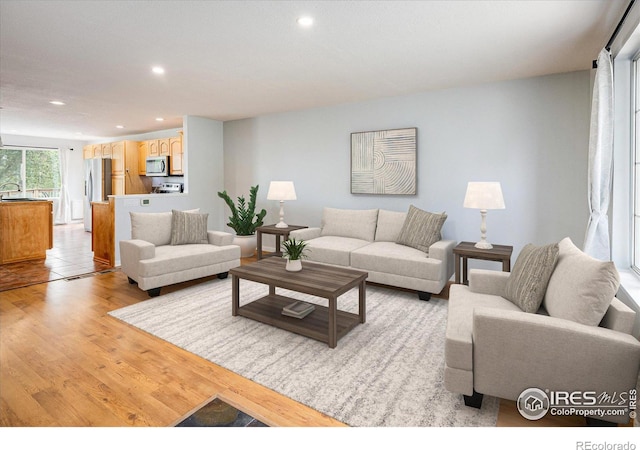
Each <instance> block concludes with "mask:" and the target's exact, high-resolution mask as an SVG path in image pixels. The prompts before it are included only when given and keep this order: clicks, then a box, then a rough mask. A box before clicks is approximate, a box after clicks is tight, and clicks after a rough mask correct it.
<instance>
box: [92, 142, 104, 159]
mask: <svg viewBox="0 0 640 450" xmlns="http://www.w3.org/2000/svg"><path fill="white" fill-rule="evenodd" d="M91 149H92V150H91V153H93V157H94V158H102V144H92V145H91Z"/></svg>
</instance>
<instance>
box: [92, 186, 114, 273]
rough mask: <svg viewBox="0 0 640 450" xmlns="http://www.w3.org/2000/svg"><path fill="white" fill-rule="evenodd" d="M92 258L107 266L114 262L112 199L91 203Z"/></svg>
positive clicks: (112, 264)
mask: <svg viewBox="0 0 640 450" xmlns="http://www.w3.org/2000/svg"><path fill="white" fill-rule="evenodd" d="M91 223H92V228H91V250H93V259H94V260H95V261H98V262H101V263H103V264H108V265H109V266H112V267H113V266H114V265H115V263H116V247H115V212H114V200H113V198H110V199H109V201H108V202H92V203H91Z"/></svg>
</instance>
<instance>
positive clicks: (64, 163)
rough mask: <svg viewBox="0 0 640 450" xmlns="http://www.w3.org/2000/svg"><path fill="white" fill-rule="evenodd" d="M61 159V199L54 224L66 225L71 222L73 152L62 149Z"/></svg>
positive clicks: (59, 152)
mask: <svg viewBox="0 0 640 450" xmlns="http://www.w3.org/2000/svg"><path fill="white" fill-rule="evenodd" d="M58 157H59V159H60V198H59V200H58V208H57V210H56V211H55V213H54V214H55V215H54V222H55V223H56V225H57V224H64V223H69V222H71V202H70V201H69V158H70V157H71V150H70V149H68V148H61V149H60V150H59V151H58Z"/></svg>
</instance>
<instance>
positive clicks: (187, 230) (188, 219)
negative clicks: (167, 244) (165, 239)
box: [171, 209, 209, 245]
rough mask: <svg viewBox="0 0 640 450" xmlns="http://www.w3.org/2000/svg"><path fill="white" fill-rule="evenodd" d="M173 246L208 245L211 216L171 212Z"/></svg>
mask: <svg viewBox="0 0 640 450" xmlns="http://www.w3.org/2000/svg"><path fill="white" fill-rule="evenodd" d="M171 215H172V221H171V245H184V244H206V243H207V242H208V240H207V220H208V219H209V214H197V213H191V212H184V211H176V210H175V209H174V210H172V211H171Z"/></svg>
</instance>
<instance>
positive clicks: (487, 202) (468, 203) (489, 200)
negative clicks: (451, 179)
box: [464, 181, 505, 209]
mask: <svg viewBox="0 0 640 450" xmlns="http://www.w3.org/2000/svg"><path fill="white" fill-rule="evenodd" d="M464 207H465V208H475V209H504V208H505V206H504V198H503V197H502V188H501V187H500V183H499V182H496V181H470V182H469V184H468V185H467V194H466V195H465V197H464Z"/></svg>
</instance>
